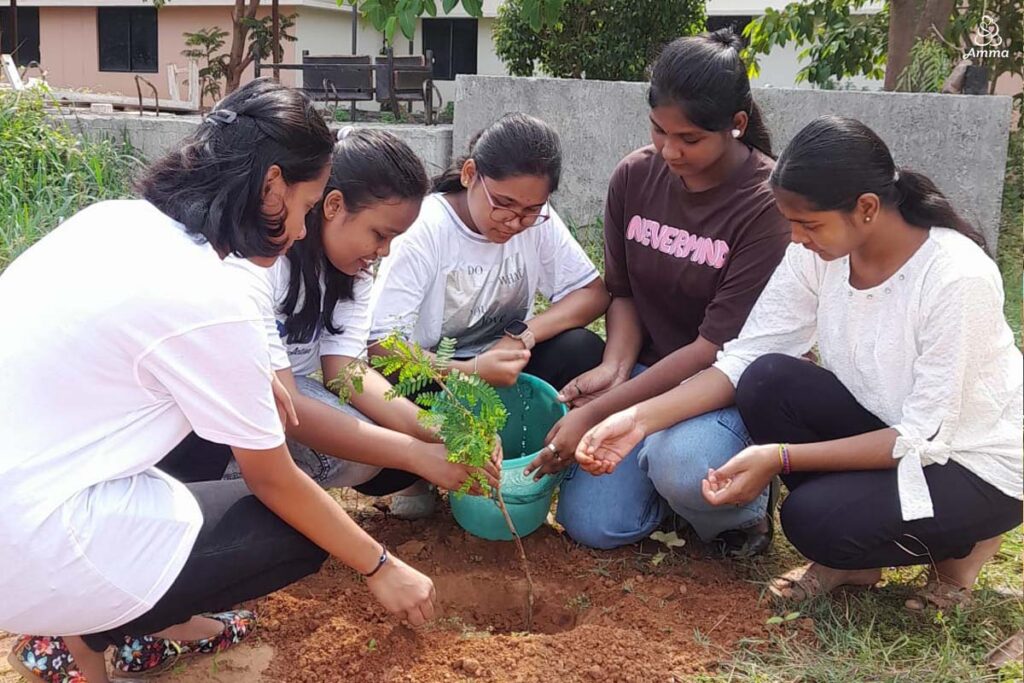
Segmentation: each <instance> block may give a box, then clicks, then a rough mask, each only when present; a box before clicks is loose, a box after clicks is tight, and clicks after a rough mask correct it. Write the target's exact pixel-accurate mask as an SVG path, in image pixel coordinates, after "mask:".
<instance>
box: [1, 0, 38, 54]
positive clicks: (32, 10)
mask: <svg viewBox="0 0 1024 683" xmlns="http://www.w3.org/2000/svg"><path fill="white" fill-rule="evenodd" d="M11 19H13V15H12V14H11V8H10V7H0V52H2V53H3V54H5V55H10V54H13V55H14V63H15V64H17V65H18V66H24V65H26V64H28V63H29V62H38V61H41V60H40V59H39V8H38V7H19V8H18V44H17V46H15V45H14V34H13V33H11V30H12V28H11V25H12V23H13V22H12V21H11ZM15 48H17V49H15Z"/></svg>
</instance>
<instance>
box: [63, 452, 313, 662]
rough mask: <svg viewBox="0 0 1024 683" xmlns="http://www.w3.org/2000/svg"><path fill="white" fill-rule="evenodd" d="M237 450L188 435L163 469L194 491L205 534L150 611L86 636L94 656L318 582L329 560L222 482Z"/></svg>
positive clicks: (242, 489) (238, 486) (239, 484)
mask: <svg viewBox="0 0 1024 683" xmlns="http://www.w3.org/2000/svg"><path fill="white" fill-rule="evenodd" d="M230 457H231V449H230V448H229V447H227V446H222V445H220V444H214V443H210V442H209V441H204V440H203V439H200V438H199V437H198V436H196V435H195V434H190V435H189V436H188V437H186V438H185V440H184V441H182V442H181V443H180V444H179V445H178V446H176V447H175V448H174V450H172V451H171V452H170V453H169V454H168V455H167V456H166V457H165V458H164V459H163V460H161V461H160V463H158V465H157V466H158V467H159V468H160V469H162V470H163V471H164V472H166V473H167V474H170V475H171V476H173V477H174V478H175V479H178V480H179V481H181V482H183V483H185V484H186V486H188V489H189V491H190V492H191V493H192V495H193V496H195V499H196V501H198V503H199V509H200V510H202V512H203V526H202V528H201V529H200V531H199V537H198V538H197V539H196V542H195V544H194V545H193V546H192V553H191V554H190V555H189V558H188V560H187V561H186V562H185V566H184V567H183V568H182V570H181V573H180V574H178V578H177V579H175V581H174V583H173V584H171V587H170V589H168V591H167V592H166V593H165V594H164V595H163V597H161V598H160V600H158V601H157V603H156V604H155V605H154V606H153V608H152V609H151V610H149V611H148V612H146V613H145V614H143V615H141V616H139V617H137V618H135V619H133V620H132V621H130V622H128V623H126V624H123V625H121V626H118V627H117V628H115V629H112V630H110V631H104V632H102V633H93V634H90V635H86V636H83V640H84V641H85V642H86V644H87V645H88V646H89V647H90V648H92V649H93V650H94V651H96V652H102V651H103V650H105V649H106V648H107V646H108V645H114V646H120V645H123V644H124V637H125V636H140V635H149V634H152V633H156V632H157V631H161V630H163V629H165V628H168V627H170V626H174V625H175V624H182V623H185V622H187V621H188V620H189V619H191V618H192V617H193V616H195V615H197V614H202V613H204V612H220V611H224V610H227V609H230V608H231V607H232V606H234V605H237V604H238V603H240V602H244V601H246V600H252V599H253V598H258V597H262V596H264V595H267V594H268V593H272V592H274V591H276V590H279V589H281V588H284V587H285V586H288V585H290V584H292V583H295V582H296V581H298V580H299V579H301V578H303V577H304V576H308V575H309V574H313V573H314V572H316V571H318V570H319V569H320V565H322V564H323V562H324V560H325V559H327V553H326V552H325V551H324V550H322V549H321V548H320V547H319V546H317V545H316V544H315V543H313V542H312V541H310V540H309V539H308V538H306V537H305V536H303V535H302V534H301V533H299V532H298V531H296V530H295V529H293V528H292V527H291V526H289V525H288V524H287V523H286V522H285V521H283V520H282V519H281V518H280V517H278V516H277V515H275V514H274V513H273V512H271V511H270V509H269V508H267V507H266V506H265V505H264V504H263V503H261V502H260V501H259V499H257V498H256V496H254V495H253V494H252V493H250V492H249V489H248V488H247V487H246V485H245V482H244V481H243V480H241V479H236V480H231V481H220V478H221V477H222V476H223V474H224V469H225V467H227V463H228V459H229V458H230Z"/></svg>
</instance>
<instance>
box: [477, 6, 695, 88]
mask: <svg viewBox="0 0 1024 683" xmlns="http://www.w3.org/2000/svg"><path fill="white" fill-rule="evenodd" d="M559 4H560V7H559V8H558V11H557V14H555V15H554V18H553V20H551V18H550V17H547V18H545V17H544V16H543V15H541V14H539V10H538V9H537V0H509V1H508V2H505V3H503V4H502V6H501V8H500V9H499V10H498V19H497V21H496V22H495V25H494V46H495V52H496V53H497V55H498V57H499V58H501V60H502V62H504V63H505V66H506V68H507V69H508V71H509V73H511V74H512V75H514V76H532V75H533V73H534V65H535V64H538V65H539V66H540V68H541V69H542V70H543V71H544V72H545V73H547V74H549V75H552V76H556V77H561V78H580V77H582V76H583V75H586V77H587V78H588V79H592V80H624V81H642V80H644V79H645V78H646V70H647V66H648V65H649V64H650V63H651V61H652V60H653V58H654V56H655V54H656V53H657V51H658V50H659V49H660V48H661V46H662V45H664V44H665V43H667V42H669V41H670V40H672V39H674V38H677V37H679V36H685V35H693V34H696V33H700V32H701V31H702V30H704V22H705V12H704V2H703V1H702V0H564V1H563V2H561V3H559Z"/></svg>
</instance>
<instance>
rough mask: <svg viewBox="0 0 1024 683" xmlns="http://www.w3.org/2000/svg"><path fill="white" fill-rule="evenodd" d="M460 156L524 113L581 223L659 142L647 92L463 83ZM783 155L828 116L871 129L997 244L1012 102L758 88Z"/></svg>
mask: <svg viewBox="0 0 1024 683" xmlns="http://www.w3.org/2000/svg"><path fill="white" fill-rule="evenodd" d="M457 84H458V93H457V96H456V105H455V130H454V137H453V141H452V145H453V149H454V151H455V154H456V155H458V154H462V153H463V152H464V151H465V148H466V144H467V141H468V139H469V137H470V136H471V135H472V134H473V133H475V132H476V131H478V130H480V129H481V128H483V127H484V126H486V125H487V124H489V123H490V122H491V121H493V120H495V119H496V118H498V117H499V116H501V115H502V114H504V113H506V112H511V111H523V112H526V113H529V114H533V115H535V116H538V117H540V118H543V119H545V120H546V121H547V122H548V123H550V124H551V125H552V126H554V128H555V129H556V130H557V131H558V132H559V134H560V136H561V139H562V148H563V152H564V158H565V162H564V165H563V169H564V170H563V174H562V183H561V189H560V190H559V191H558V193H557V195H555V197H554V204H555V206H556V207H558V210H559V211H560V212H561V213H563V215H565V216H567V217H568V218H569V219H571V220H573V221H575V222H577V223H586V222H590V221H592V220H593V219H594V218H596V217H598V216H600V215H602V213H603V203H604V198H605V191H606V188H607V183H608V178H609V177H610V176H611V172H612V170H613V169H614V168H615V165H616V164H617V163H618V161H619V160H620V159H621V158H622V157H623V156H625V155H626V154H627V153H629V152H630V151H631V150H633V149H636V148H637V147H641V146H643V145H646V144H649V143H650V137H649V132H648V131H649V128H650V124H649V122H648V108H647V102H646V92H647V85H646V84H644V83H623V82H601V81H576V80H561V79H541V78H509V77H500V76H460V77H459V78H458V81H457ZM754 97H755V99H756V100H757V101H758V102H759V104H760V106H761V108H762V110H763V111H764V114H765V118H766V120H767V123H768V126H769V128H770V129H771V132H772V138H773V145H774V147H775V150H776V152H778V151H781V150H782V149H783V148H784V147H785V145H786V144H787V143H788V142H789V140H790V139H791V138H792V137H793V135H794V134H795V133H796V132H797V131H799V130H800V128H802V127H803V126H804V125H806V124H807V123H808V122H810V121H811V120H812V119H814V118H815V117H817V116H820V115H822V114H831V113H835V114H843V115H845V116H852V117H854V118H858V119H860V120H862V121H863V122H864V123H866V124H867V125H869V126H871V127H872V128H873V129H874V130H875V131H877V132H878V134H879V135H880V136H881V137H882V139H883V140H885V141H886V143H887V144H888V145H889V147H890V149H891V150H892V153H893V156H894V158H895V159H896V163H897V164H899V165H900V166H905V167H908V168H914V169H916V170H919V171H922V172H924V173H926V174H928V175H929V176H931V178H932V179H933V180H934V181H935V182H936V184H938V186H939V188H940V189H942V191H943V192H944V193H946V194H947V195H948V196H949V197H950V199H951V200H952V202H953V204H954V205H955V206H956V207H957V208H958V209H959V210H960V211H961V212H962V213H963V214H964V215H965V216H966V217H968V218H969V219H971V220H973V221H974V222H975V223H976V224H977V225H978V226H979V227H981V228H982V229H983V231H984V232H985V236H986V238H987V239H988V240H989V244H990V245H993V246H994V245H995V242H996V235H997V234H998V229H999V209H1000V202H1001V198H1002V189H1003V174H1004V170H1005V166H1006V153H1007V149H1006V147H1007V140H1008V134H1009V124H1010V107H1011V100H1010V98H1009V97H1003V96H990V97H972V96H967V95H929V94H904V93H880V92H877V93H876V92H844V91H826V90H803V89H800V90H797V89H775V88H756V89H755V93H754Z"/></svg>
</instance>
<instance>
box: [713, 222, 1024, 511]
mask: <svg viewBox="0 0 1024 683" xmlns="http://www.w3.org/2000/svg"><path fill="white" fill-rule="evenodd" d="M815 342H817V344H818V351H819V355H820V364H821V366H822V367H824V368H826V369H827V370H830V371H831V372H832V373H834V374H835V375H836V377H838V378H839V381H840V382H842V383H843V385H844V386H845V387H846V388H847V389H849V390H850V393H852V394H853V395H854V397H855V398H856V399H857V401H859V402H860V404H861V405H862V406H864V407H865V408H866V409H867V410H868V411H870V412H871V413H873V414H874V415H875V416H877V417H878V418H879V419H880V420H882V421H883V422H884V423H886V424H887V425H890V426H892V427H893V428H895V429H896V430H897V431H898V432H899V434H900V435H899V437H897V439H896V445H895V448H894V449H893V458H896V459H899V460H900V463H899V466H898V470H897V476H898V479H899V492H900V504H901V507H902V512H903V518H904V519H905V520H912V519H921V518H927V517H932V516H933V508H932V500H931V496H930V494H929V492H928V486H927V482H926V481H925V478H924V472H923V470H922V466H924V465H928V464H932V463H936V464H944V463H946V462H947V461H948V460H953V461H954V462H957V463H959V464H960V465H962V466H963V467H965V468H967V469H969V470H970V471H971V472H973V473H974V474H976V475H977V476H978V477H980V478H981V479H983V480H984V481H986V482H988V483H989V484H992V485H993V486H995V487H996V488H998V489H999V490H1000V491H1002V492H1003V493H1005V494H1006V495H1008V496H1013V497H1014V498H1017V499H1022V498H1024V492H1022V490H1021V489H1022V486H1024V476H1022V470H1024V467H1022V463H1021V449H1022V447H1024V437H1022V432H1021V421H1022V419H1024V395H1022V383H1024V365H1022V362H1021V353H1020V351H1019V350H1018V349H1017V347H1016V345H1015V344H1014V339H1013V333H1012V332H1011V331H1010V327H1009V326H1008V325H1007V324H1006V319H1005V318H1004V317H1003V285H1002V280H1001V279H1000V277H999V270H998V269H997V268H996V265H995V263H993V262H992V259H990V258H988V257H987V256H986V255H985V253H984V252H983V251H982V250H981V248H980V247H978V245H976V244H974V243H973V242H972V241H971V240H969V239H968V238H967V237H965V236H963V235H961V234H960V233H958V232H956V231H953V230H950V229H948V228H932V229H931V230H930V234H929V237H928V240H927V241H926V242H925V243H924V244H923V245H921V247H920V248H919V249H918V250H917V252H916V253H915V254H914V255H913V256H912V257H911V258H910V259H909V260H908V261H907V262H906V263H905V264H904V265H903V267H902V268H900V269H899V271H897V272H896V273H895V274H894V275H893V276H892V277H890V278H889V279H888V280H886V281H885V282H883V283H882V284H880V285H878V286H877V287H872V288H871V289H855V288H854V287H853V286H851V285H850V259H849V257H845V258H842V259H838V260H835V261H831V262H826V261H823V260H822V259H821V258H820V257H818V256H817V255H815V254H814V253H813V252H810V251H808V250H807V249H805V248H803V247H801V246H798V245H795V244H794V245H790V247H789V249H788V251H787V252H786V255H785V257H784V258H783V260H782V263H781V264H780V265H779V267H778V269H777V270H776V271H775V273H774V274H773V275H772V278H771V280H769V281H768V284H767V286H766V287H765V289H764V291H763V292H762V293H761V297H760V298H759V299H758V300H757V303H756V304H755V305H754V309H753V310H752V311H751V313H750V317H748V318H747V322H746V325H744V327H743V331H742V332H740V336H739V338H737V339H735V340H733V341H731V342H729V343H727V344H726V345H725V347H724V348H723V349H722V351H721V352H720V353H719V355H718V362H716V363H715V367H716V368H718V369H719V370H721V371H722V372H724V373H725V374H726V375H728V377H729V379H730V380H731V381H732V383H733V384H734V385H735V384H736V383H737V382H739V379H740V376H741V375H742V374H743V371H744V370H746V368H747V366H749V365H750V363H752V362H753V361H754V360H756V359H757V358H759V357H760V356H763V355H765V354H768V353H784V354H787V355H790V356H802V355H803V354H805V353H807V351H808V350H810V349H811V347H812V346H813V345H814V344H815Z"/></svg>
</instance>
